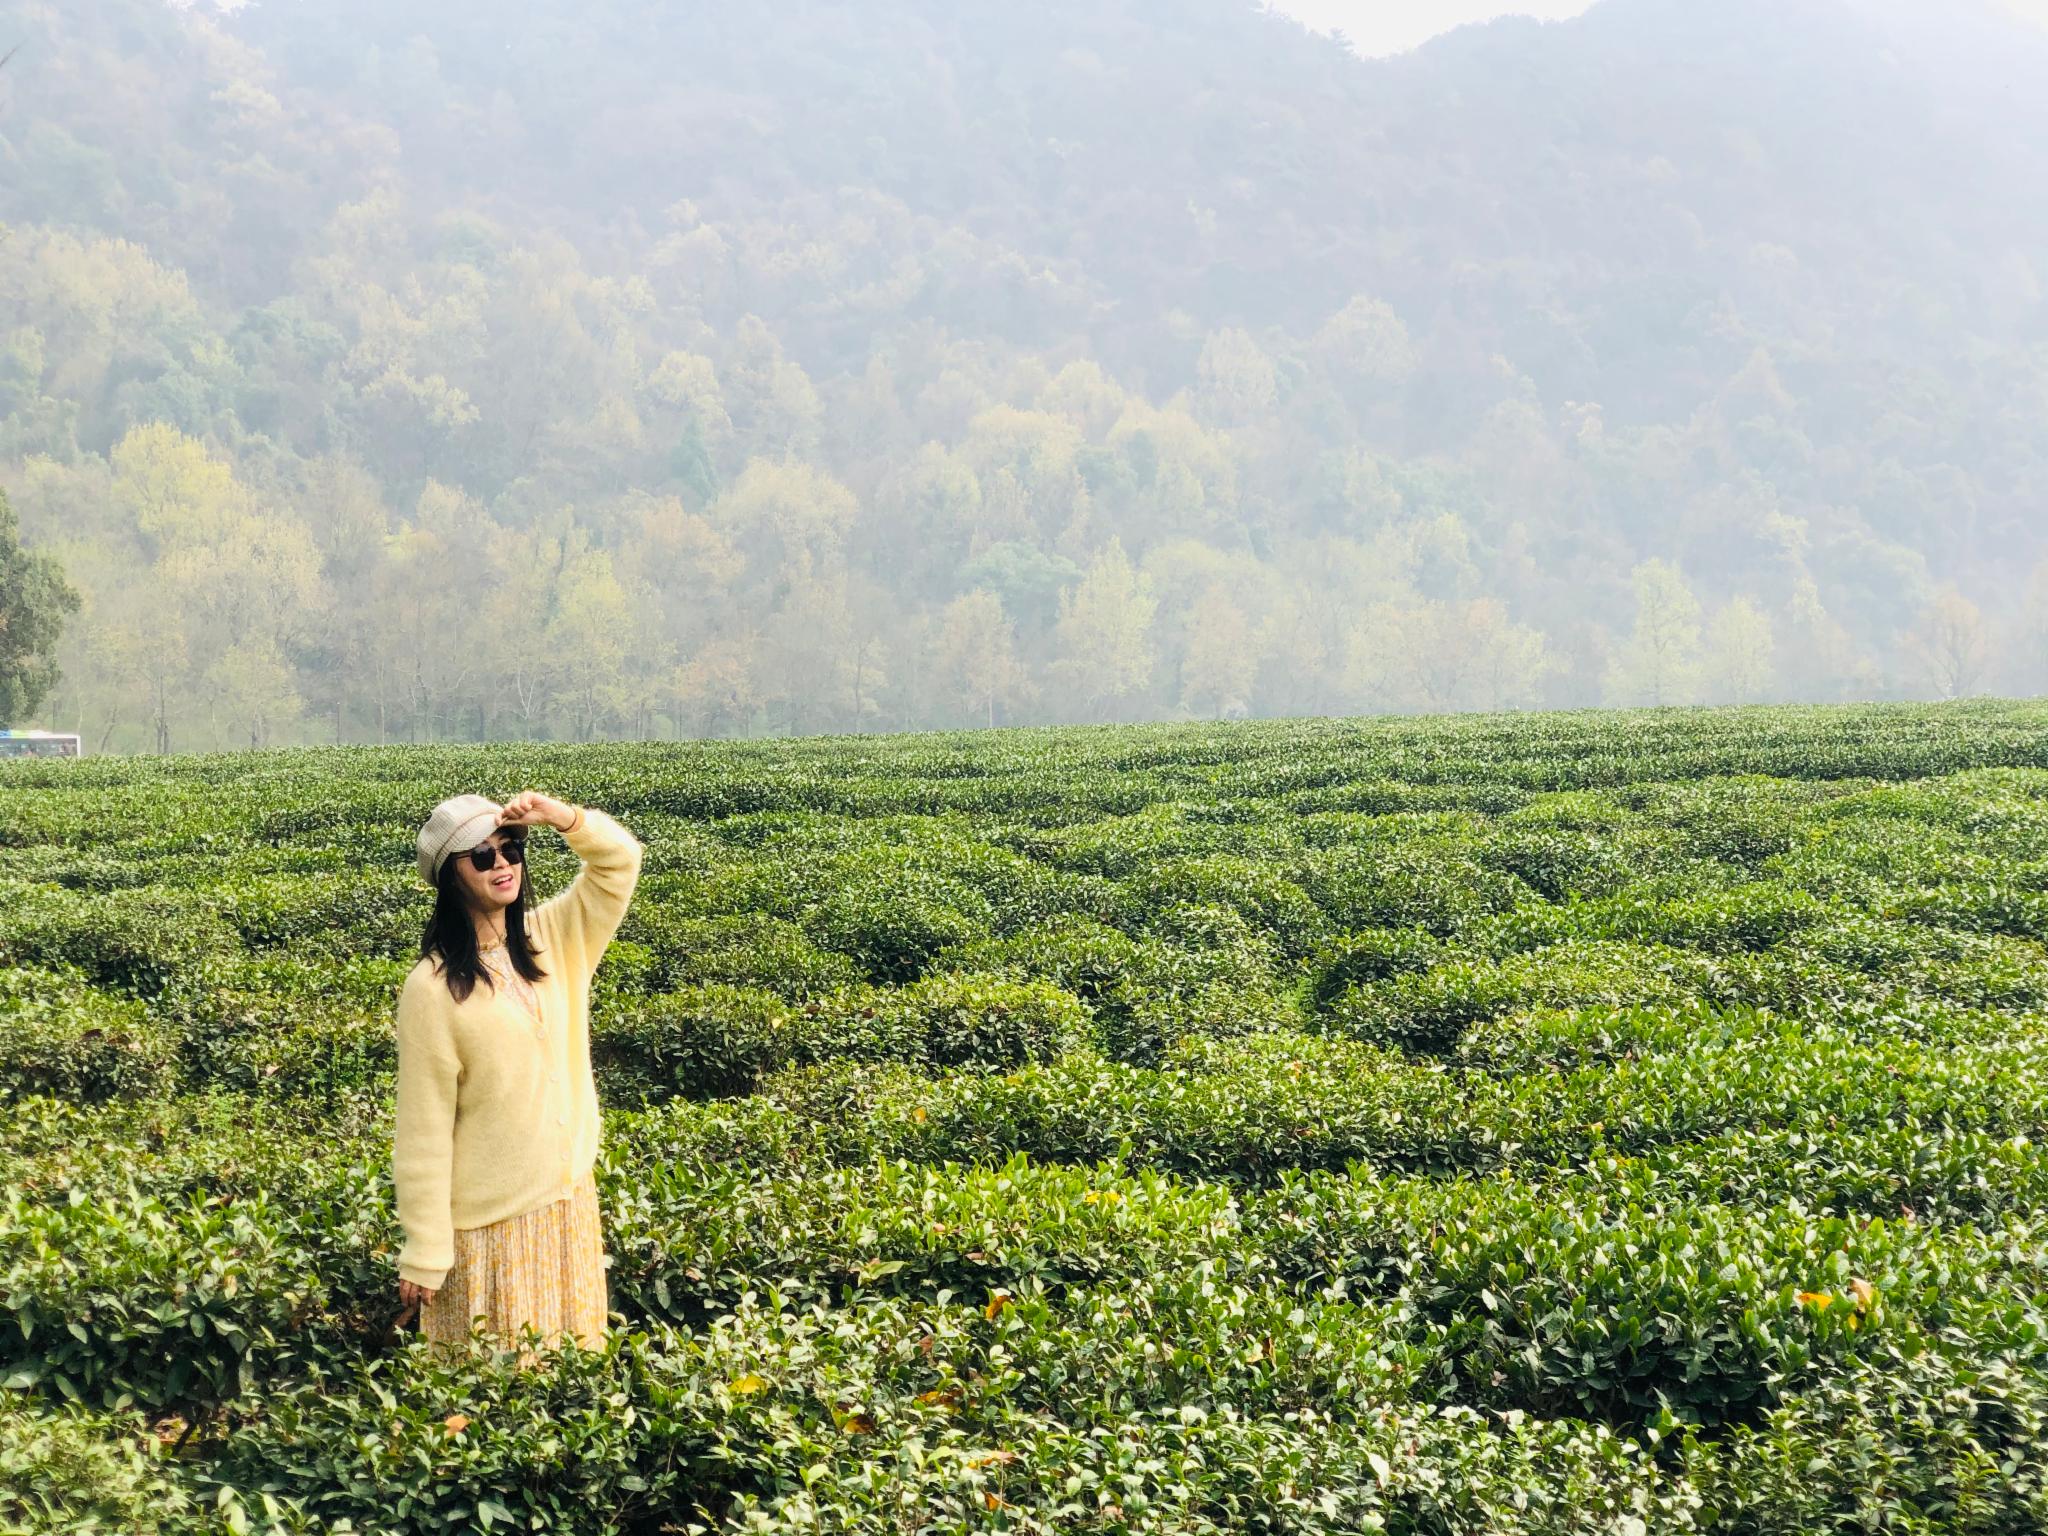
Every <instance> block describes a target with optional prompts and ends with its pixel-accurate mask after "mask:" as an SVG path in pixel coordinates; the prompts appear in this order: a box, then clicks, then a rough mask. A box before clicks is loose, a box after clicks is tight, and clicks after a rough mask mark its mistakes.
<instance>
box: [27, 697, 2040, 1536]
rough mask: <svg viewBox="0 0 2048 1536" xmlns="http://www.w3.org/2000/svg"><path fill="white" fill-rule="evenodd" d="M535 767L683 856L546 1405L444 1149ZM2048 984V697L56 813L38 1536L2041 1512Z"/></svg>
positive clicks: (302, 775) (31, 1102) (691, 751)
mask: <svg viewBox="0 0 2048 1536" xmlns="http://www.w3.org/2000/svg"><path fill="white" fill-rule="evenodd" d="M527 787H533V788H540V789H543V790H546V791H548V792H550V793H553V794H558V795H561V796H563V797H564V798H568V799H571V800H577V801H581V802H584V803H587V804H592V805H597V806H602V807H604V808H605V809H607V810H610V811H612V812H613V813H614V814H616V815H618V816H619V817H620V818H621V819H622V820H623V821H624V822H625V823H626V824H627V825H628V826H629V827H631V828H632V829H633V830H634V831H635V832H636V833H637V834H638V835H639V837H640V838H641V840H642V841H643V843H644V844H645V845H646V850H647V853H646V860H645V865H644V869H643V874H642V879H641V884H640V888H639V893H638V895H637V897H636V899H635V903H634V907H633V910H632V912H631V913H630V915H629V916H628V918H627V921H626V925H625V927H624V928H623V929H622V930H621V932H620V936H619V939H618V941H617V942H616V943H615V944H614V946H613V948H612V951H611V953H610V955H609V957H608V958H607V960H606V962H605V965H604V967H603V969H602V971H601V972H600V975H599V979H598V983H597V986H596V989H595V992H594V994H593V1007H594V1037H595V1038H594V1045H593V1050H594V1055H595V1059H596V1065H597V1072H598V1080H599V1088H600V1092H601V1094H602V1095H603V1096H604V1099H605V1102H606V1107H607V1128H606V1136H607V1144H606V1150H605V1153H604V1157H603V1160H602V1162H601V1163H600V1166H599V1170H598V1174H599V1188H600V1191H601V1193H602V1197H603V1201H604V1209H605V1222H606V1240H607V1246H608V1250H609V1252H610V1255H611V1262H612V1266H613V1267H612V1269H611V1294H612V1306H613V1310H614V1312H615V1314H617V1316H616V1318H615V1330H614V1334H613V1337H612V1339H611V1340H610V1342H609V1343H608V1345H607V1346H606V1348H605V1349H604V1350H602V1351H589V1352H585V1351H573V1350H572V1351H569V1352H566V1353H564V1354H562V1355H561V1356H559V1357H558V1358H557V1359H555V1360H554V1361H553V1363H552V1364H551V1365H550V1366H549V1367H548V1368H547V1369H545V1370H541V1371H536V1372H532V1373H525V1374H522V1373H520V1372H519V1371H517V1370H516V1369H514V1368H512V1367H511V1366H510V1365H509V1364H507V1363H504V1362H502V1361H500V1360H498V1359H497V1358H495V1357H494V1356H493V1355H492V1353H491V1352H490V1351H489V1349H488V1348H478V1349H476V1350H474V1351H472V1352H471V1354H470V1355H468V1356H466V1357H463V1358H459V1359H455V1360H446V1359H441V1360H437V1359H435V1358H433V1357H431V1356H430V1355H429V1354H428V1352H427V1350H426V1348H425V1346H424V1345H423V1344H422V1343H421V1342H420V1341H419V1340H418V1339H417V1338H416V1336H414V1335H413V1334H412V1333H411V1332H410V1331H407V1330H398V1329H394V1327H393V1326H392V1324H393V1318H394V1314H395V1312H396V1310H397V1298H396V1276H395V1272H394V1270H393V1267H392V1255H393V1253H394V1252H395V1250H396V1247H397V1244H398V1232H397V1227H396V1223H395V1220H394V1217H393V1211H392V1199H391V1189H390V1183H389V1171H388V1166H389V1165H388V1158H389V1135H390V1121H389V1106H390V1093H391V1073H392V1068H393V1055H394V1041H393V1032H392V1024H391V1015H392V1008H393V1004H394V997H395V989H396V987H397V984H398V981H399V979H400V978H401V976H402V975H403V974H404V971H405V969H406V967H407V965H408V963H409V961H410V958H411V957H412V955H413V954H414V953H415V952H416V946H417V942H418V935H419V928H420V925H421V922H422V920H423V918H424V915H425V911H426V892H425V891H424V889H423V888H422V887H421V886H420V885H419V884H418V880H417V875H416V874H415V872H414V870H413V855H412V836H413V832H414V830H415V828H416V827H417V825H418V823H419V820H420V818H421V817H422V816H423V815H424V814H425V812H426V810H427V808H428V807H429V806H431V805H432V804H433V803H434V802H435V801H436V800H437V799H439V798H440V797H442V796H443V795H446V794H451V793H454V792H457V791H460V790H466V789H476V790H481V791H483V792H485V793H488V794H493V795H498V796H503V795H506V794H510V793H511V792H513V791H515V790H518V789H521V788H527ZM534 843H535V850H536V852H535V858H534V876H535V880H536V882H537V884H538V885H539V886H540V887H541V889H542V891H543V893H545V891H547V890H549V889H554V888H558V887H559V885H560V883H561V882H562V881H563V880H564V879H565V878H566V877H567V875H568V874H569V872H570V869H571V866H572V864H573V857H572V856H571V855H570V854H569V853H568V852H567V850H566V849H565V848H564V847H563V846H562V845H561V843H560V841H559V840H558V839H555V838H554V837H552V835H550V834H538V835H536V837H535V840H534ZM2044 937H2048V705H2035V704H2003V703H1972V704H1967V705H1948V706H1930V707H1921V706H1891V707H1867V708H1866V707H1858V708H1830V709H1760V710H1742V711H1707V712H1657V713H1646V714H1607V713H1593V714H1582V715H1561V716H1560V715H1552V716H1527V717H1519V718H1500V717H1495V718H1460V719H1454V720H1435V721H1405V722H1404V721H1286V722H1265V723H1241V724H1230V725H1178V726H1147V727H1134V728H1133V727H1123V728H1101V729H1068V730H1042V731H1030V730H1027V731H1007V732H1000V733H993V734H985V735H927V736H916V737H899V738H841V739H835V740H805V741H799V742H752V743H703V744H689V745H681V746H653V745H648V746H622V745H600V746H589V747H553V746H550V747H526V746H520V747H475V748H447V749H429V748H394V749H333V750H318V751H304V752H294V753H284V754H265V755H244V756H221V757H206V758H173V759H166V760H148V759H127V760H115V759H97V760H95V759H87V760H83V761H78V762H43V763H22V764H11V765H5V767H4V768H0V1158H4V1160H5V1161H4V1166H5V1171H6V1180H5V1185H6V1194H5V1200H6V1203H5V1207H4V1210H0V1298H4V1307H5V1319H4V1324H0V1380H4V1383H5V1391H4V1394H0V1530H16V1529H22V1530H37V1531H41V1530H64V1531H107V1532H116V1531H118V1532H123V1533H127V1532H186V1531H198V1530H234V1531H243V1530H275V1531H309V1532H310V1531H319V1532H357V1533H363V1532H371V1531H380V1532H381V1531H394V1532H441V1531H499V1532H502V1531H549V1532H557V1531H559V1532H571V1531H574V1532H593V1533H594V1532H631V1533H654V1532H671V1531H672V1532H682V1531H700V1530H701V1531H733V1532H741V1531H744V1532H770V1531H774V1532H784V1531H787V1532H798V1531H804V1532H853V1531H858V1532H873V1533H882V1532H931V1533H943V1532H959V1531H969V1530H973V1531H1014V1532H1061V1533H1066V1532H1147V1533H1162V1536H1163V1533H1169V1532H1171V1533H1195V1532H1211V1531H1214V1532H1222V1531H1231V1532H1258V1533H1278V1532H1302V1533H1308V1532H1346V1533H1348V1532H1393V1533H1507V1532H1556V1533H1566V1532H1570V1533H1612V1536H1649V1533H1653V1532H1654V1533H1665V1532H1693V1531H1700V1532H1727V1533H1784V1536H1793V1533H1798V1536H1809V1533H1826V1532H1982V1533H1987V1536H1988V1533H2011V1532H2026V1531H2039V1530H2044V1529H2048V1329H2044V1301H2048V1165H2044V1163H2043V1160H2042V1158H2041V1156H2040V1150H2039V1148H2040V1143H2041V1140H2042V1137H2043V1135H2044V1132H2048V1030H2044V1019H2048V950H2044V948H2043V943H2044Z"/></svg>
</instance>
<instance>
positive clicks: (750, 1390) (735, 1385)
mask: <svg viewBox="0 0 2048 1536" xmlns="http://www.w3.org/2000/svg"><path fill="white" fill-rule="evenodd" d="M727 1390H728V1391H730V1392H731V1393H732V1395H733V1396H734V1397H752V1396H753V1395H754V1394H755V1393H756V1392H765V1391H767V1390H768V1383H767V1382H765V1381H763V1380H762V1379H761V1378H760V1377H759V1376H755V1375H753V1374H751V1373H749V1374H748V1375H745V1376H737V1377H734V1378H733V1381H732V1383H731V1385H730V1386H729V1387H728V1388H727Z"/></svg>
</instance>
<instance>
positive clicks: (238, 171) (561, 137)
mask: <svg viewBox="0 0 2048 1536" xmlns="http://www.w3.org/2000/svg"><path fill="white" fill-rule="evenodd" d="M1920 10H1921V8H1909V7H1904V6H1899V7H1896V8H1895V7H1894V6H1892V5H1890V4H1888V3H1879V0H1871V3H1859V4H1854V5H1852V4H1847V3H1835V0H1778V3H1772V4H1765V3H1762V0H1727V3H1718V4H1715V5H1712V6H1704V5H1699V4H1696V3H1692V4H1687V3H1680V0H1606V3H1604V4H1601V5H1598V6H1596V7H1595V8H1594V9H1593V10H1592V11H1591V12H1590V13H1589V14H1588V15H1587V16H1586V17H1584V18H1583V19H1582V20H1580V21H1577V22H1574V23H1569V24H1563V25H1554V26H1539V25H1537V24H1534V23H1527V22H1502V23H1497V24H1495V25H1494V26H1491V27H1487V28H1482V29H1472V30H1468V31H1465V32H1460V33H1456V34H1453V35H1451V36H1450V37H1447V38H1445V39H1441V40H1439V41H1438V42H1437V43H1435V44H1432V45H1431V46H1429V47H1427V48H1425V49H1423V50H1421V51H1420V52H1418V53H1416V54H1413V55H1409V56H1406V57H1403V58H1400V59H1395V60H1388V61H1364V60H1360V59H1358V58H1356V57H1354V56H1352V55H1351V54H1350V53H1349V52H1348V51H1347V50H1346V49H1344V48H1343V47H1342V46H1341V44H1339V43H1337V42H1333V41H1330V40H1328V39H1323V38H1318V37H1315V36H1312V35H1310V34H1309V33H1307V32H1305V31H1304V30H1302V29H1301V28H1300V27H1298V26H1296V25H1295V24H1293V23H1291V22H1289V21H1287V20H1285V19H1284V18H1281V17H1278V16H1274V15H1268V14H1262V13H1261V12H1259V11H1257V10H1256V9H1253V8H1251V7H1249V6H1246V5H1242V4H1237V3H1231V0H1172V3H1167V0H1050V3H1045V4H1038V5H1033V6H1029V7H1016V6H1003V5H997V4H994V3H984V0H971V3H957V0H860V3H857V4H845V3H824V0H819V3H778V4H773V5H764V6H749V7H736V6H667V5H660V4H656V3H653V0H588V3H582V4H577V5H570V4H567V3H563V0H550V3H541V0H513V3H505V0H495V3H490V4H486V3H483V0H434V3H432V4H426V5H422V4H419V3H417V0H410V3H405V4H400V3H398V0H359V3H351V4H349V5H347V6H337V5H331V4H325V3H315V0H260V3H254V4H249V5H246V6H243V7H241V8H239V9H235V10H233V11H230V12H228V13H225V14H222V13H218V12H214V11H210V10H206V9H204V8H201V9H198V10H192V11H179V10H176V9H172V8H168V7H166V6H164V5H162V4H160V3H158V0H95V3H94V4H92V5H89V6H73V5H56V4H48V3H43V0H0V52H4V51H5V50H6V48H8V47H9V46H11V45H12V44H13V43H14V42H16V41H19V42H20V43H21V47H20V50H19V51H18V52H17V53H16V54H15V56H14V58H13V59H12V61H11V62H10V63H8V64H7V66H6V67H5V68H4V69H0V220H4V221H5V223H6V225H7V229H6V232H5V233H6V238H5V239H4V240H0V487H4V488H5V489H6V491H7V493H8V494H9V495H10V496H11V498H12V500H13V502H14V505H15V507H16V510H17V511H18V513H19V514H20V517H21V522H22V525H23V528H24V531H25V533H26V535H27V536H28V537H29V539H30V540H31V542H34V543H37V544H39V545H41V546H43V547H45V548H48V549H51V550H52V551H54V552H56V553H58V554H59V555H60V556H61V557H62V558H63V560H64V562H65V565H66V567H67V569H68V570H69V571H70V572H71V576H72V579H73V581H74V582H75V583H76V584H77V585H78V586H79V587H80V588H81V589H82V591H83V592H84V593H85V596H86V607H85V611H84V613H83V614H82V615H81V617H80V618H79V619H78V620H76V621H74V623H73V625H72V627H71V631H70V636H69V638H68V640H67V642H66V653H65V656H64V665H65V670H66V673H67V681H66V683H65V685H64V686H63V688H62V690H61V691H60V693H59V694H58V695H57V696H56V698H55V700H54V701H53V713H52V715H51V719H50V721H49V722H48V723H54V724H63V725H66V726H76V727H79V728H82V729H84V730H85V731H86V732H87V733H88V735H89V736H90V737H91V738H92V739H93V740H94V741H95V742H96V743H98V742H103V743H105V744H106V745H109V746H114V747H142V746H162V745H170V746H173V747H192V746H204V745H213V744H235V743H237V742H264V741H291V740H305V739H323V738H328V739H331V738H332V737H334V736H336V735H340V736H343V737H347V738H351V739H366V738H367V739H378V738H380V737H384V738H401V737H414V738H442V737H460V736H470V735H476V734H491V735H506V734H514V735H522V736H534V735H552V736H570V737H583V736H593V735H607V734H633V735H646V734H668V733H698V732H740V731H763V730H778V731H779V730H798V731H807V730H847V729H873V728H878V727H903V726H915V725H923V724H951V723H958V722H978V721H986V720H994V721H997V722H999V723H1001V722H1016V721H1026V720H1039V719H1070V718H1082V719H1101V718H1138V717H1151V716H1163V715H1172V714H1180V713H1191V714H1199V715H1211V714H1229V713H1237V712H1250V713H1255V714H1305V713H1320V712H1337V711H1346V712H1348V711H1354V710H1371V709H1435V708H1471V707H1494V706H1504V705H1525V704H1535V703H1553V704H1572V703H1582V702H1597V701H1602V700H1606V701H1614V702H1632V701H1649V702H1676V701H1685V700H1691V699H1716V700H1718V699H1737V698H1754V697H1812V698H1833V697H1845V696H1868V695H1879V694H1929V693H1946V692H1967V691H1971V690H1974V689H1979V688H1987V687H1999V688H2006V689H2013V690H2025V691H2030V692H2031V691H2041V690H2043V689H2048V575H2044V574H2043V568H2042V564H2041V562H2042V556H2043V554H2044V552H2048V540H2044V538H2043V524H2044V519H2048V494H2044V493H2048V307H2044V300H2043V293H2042V284H2043V283H2044V281H2048V270H2044V262H2048V255H2044V253H2048V204H2044V201H2043V200H2042V199H2041V198H2040V197H2038V196H2037V195H2036V189H2038V188H2039V187H2041V186H2042V185H2044V184H2048V107H2044V105H2043V101H2044V99H2048V96H2044V93H2043V92H2042V91H2041V90H2040V89H2039V86H2040V83H2041V82H2042V81H2043V80H2048V34H2043V33H2041V32H2038V31H2035V30H2030V29H2027V28H2025V27H2023V26H2022V25H2021V24H2019V23H2016V22H2006V21H2001V20H1998V19H1996V18H1995V17H1994V16H1993V15H1992V13H1990V12H1988V11H1987V12H1985V13H1984V14H1982V15H1977V14H1975V13H1974V12H1970V11H1969V10H1968V8H1967V7H1964V8H1961V9H1958V10H1956V11H1955V12H1954V13H1953V14H1951V13H1949V12H1948V11H1947V10H1946V9H1945V11H1944V14H1943V15H1942V16H1941V17H1940V18H1939V19H1938V20H1926V19H1920Z"/></svg>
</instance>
